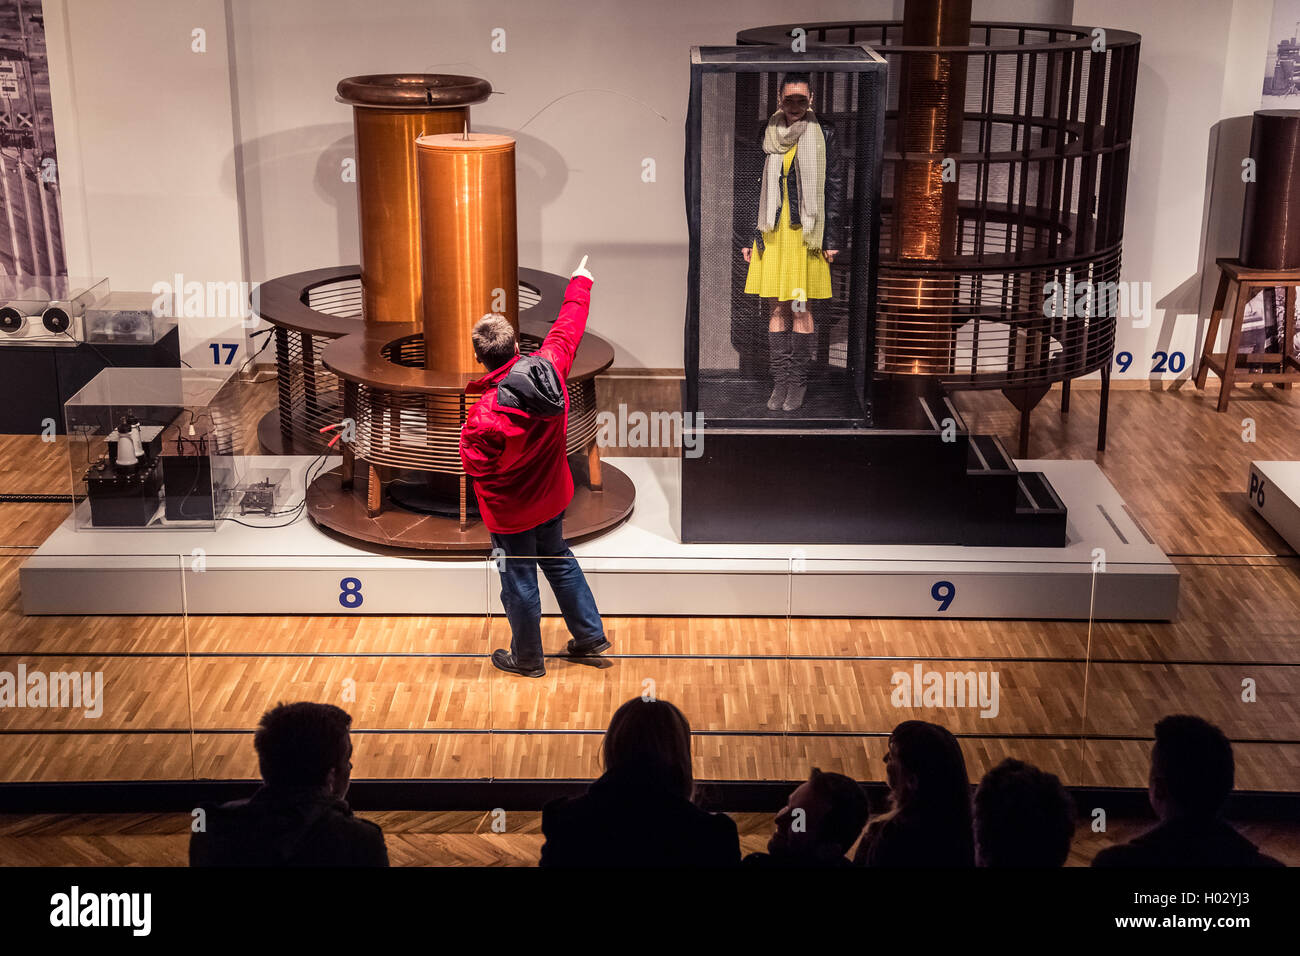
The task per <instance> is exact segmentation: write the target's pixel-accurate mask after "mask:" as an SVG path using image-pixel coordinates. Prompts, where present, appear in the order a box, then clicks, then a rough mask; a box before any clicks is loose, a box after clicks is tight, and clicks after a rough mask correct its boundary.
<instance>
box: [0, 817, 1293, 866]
mask: <svg viewBox="0 0 1300 956" xmlns="http://www.w3.org/2000/svg"><path fill="white" fill-rule="evenodd" d="M360 816H362V817H365V818H366V819H368V820H373V821H374V822H375V823H377V824H379V826H380V827H382V828H383V830H384V839H385V841H386V842H387V844H388V858H389V862H390V863H391V864H392V865H393V866H535V865H536V864H537V860H538V857H539V856H540V855H541V850H542V840H543V838H542V833H541V814H540V813H536V812H531V813H524V812H514V813H509V814H507V815H506V818H505V832H503V833H494V832H492V831H491V827H490V822H489V820H488V819H487V814H486V813H484V812H483V811H479V810H473V811H454V812H441V813H414V812H409V811H394V812H388V813H362V814H360ZM730 816H731V817H732V819H734V820H735V821H736V826H737V828H738V829H739V830H740V848H741V852H742V853H754V852H757V851H761V850H763V849H765V848H766V846H767V840H768V837H769V836H771V832H772V815H771V814H766V813H733V814H731V815H730ZM190 822H191V821H190V816H189V814H185V813H170V814H93V815H23V816H4V815H0V866H185V865H186V864H187V862H188V848H189V829H190ZM1149 825H1150V824H1149V823H1147V822H1144V821H1137V820H1112V821H1111V822H1110V823H1109V825H1108V828H1107V832H1106V833H1093V832H1092V830H1091V828H1090V826H1089V825H1087V824H1081V825H1080V826H1079V827H1078V829H1077V830H1076V831H1075V837H1074V843H1073V846H1072V847H1071V851H1070V859H1069V861H1068V863H1067V865H1068V866H1087V865H1088V863H1090V862H1091V861H1092V858H1093V857H1094V856H1096V855H1097V852H1098V851H1099V850H1102V849H1104V848H1105V847H1107V846H1110V845H1111V844H1113V843H1122V842H1124V841H1125V840H1128V839H1130V838H1131V837H1133V836H1135V835H1137V834H1138V833H1140V832H1141V831H1142V830H1144V829H1145V828H1146V827H1147V826H1149ZM1240 829H1241V831H1242V832H1243V833H1244V834H1245V835H1246V837H1247V838H1248V839H1250V840H1251V841H1253V842H1254V843H1255V844H1256V845H1258V846H1259V847H1260V848H1261V849H1263V850H1264V851H1265V852H1267V853H1269V854H1270V855H1272V856H1274V857H1276V858H1277V859H1280V860H1281V861H1282V862H1284V863H1286V864H1288V865H1290V866H1297V865H1300V827H1296V826H1286V825H1281V824H1259V823H1247V824H1242V825H1241V826H1240Z"/></svg>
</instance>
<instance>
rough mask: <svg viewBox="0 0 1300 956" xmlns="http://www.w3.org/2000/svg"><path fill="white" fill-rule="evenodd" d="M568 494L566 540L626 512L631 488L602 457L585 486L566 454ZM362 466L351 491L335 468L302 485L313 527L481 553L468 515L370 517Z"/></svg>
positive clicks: (402, 512)
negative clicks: (596, 483) (465, 520)
mask: <svg viewBox="0 0 1300 956" xmlns="http://www.w3.org/2000/svg"><path fill="white" fill-rule="evenodd" d="M569 460H570V463H571V465H572V466H573V467H574V470H575V472H579V471H580V472H581V473H580V474H575V475H574V485H575V490H574V495H573V501H572V502H570V504H569V507H568V509H567V510H566V511H565V512H564V536H565V538H566V539H568V540H569V541H577V540H581V539H583V538H588V537H592V536H593V535H597V534H601V533H603V532H605V531H608V530H610V529H611V528H614V527H616V526H618V525H619V524H622V523H623V522H624V521H626V520H627V518H628V516H629V515H631V514H632V505H633V503H634V502H635V500H636V488H635V486H633V484H632V479H631V478H629V477H628V476H627V475H625V474H624V473H623V472H622V471H620V470H619V469H617V468H615V467H614V466H612V465H610V464H609V463H608V462H603V463H602V466H601V481H602V490H600V491H593V490H592V489H590V488H588V487H587V475H586V474H585V467H584V465H583V459H582V458H580V457H579V456H571V457H570V459H569ZM368 493H369V484H368V469H365V468H358V469H357V473H356V477H355V479H354V480H353V484H352V488H351V490H347V489H344V488H343V482H342V472H341V471H339V470H338V469H335V470H334V471H330V472H327V473H325V474H323V475H320V476H319V477H317V478H316V480H315V481H313V482H312V483H311V485H310V486H309V487H308V489H307V513H308V514H309V515H310V516H311V519H312V521H314V522H316V524H317V525H318V526H319V527H322V528H325V529H327V530H329V531H332V532H335V533H337V534H339V535H342V536H343V537H345V538H349V539H352V540H360V541H365V542H368V543H370V544H372V545H380V546H386V547H389V548H392V549H394V551H439V552H446V553H459V554H464V555H473V554H487V553H489V552H490V551H491V550H492V542H491V538H490V537H489V536H488V530H487V528H486V527H485V526H484V524H483V522H482V521H481V520H478V519H474V520H473V521H472V522H471V523H470V524H469V525H468V526H467V527H466V528H465V530H463V531H462V530H461V525H460V521H459V519H458V518H452V517H442V516H439V515H430V514H418V513H416V512H413V511H408V510H406V509H403V508H387V509H385V510H383V511H381V512H380V513H379V514H377V515H375V516H374V517H371V516H370V515H369V513H368V509H367V499H368Z"/></svg>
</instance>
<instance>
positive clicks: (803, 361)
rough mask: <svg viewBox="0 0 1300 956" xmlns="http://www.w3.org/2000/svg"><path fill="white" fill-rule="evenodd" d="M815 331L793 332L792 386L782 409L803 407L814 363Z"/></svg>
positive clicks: (790, 409) (792, 409)
mask: <svg viewBox="0 0 1300 956" xmlns="http://www.w3.org/2000/svg"><path fill="white" fill-rule="evenodd" d="M816 337H817V336H816V333H814V332H807V333H804V332H791V333H790V338H791V339H792V341H791V343H790V365H789V368H790V388H789V390H788V391H787V392H786V395H785V401H784V402H783V403H782V404H781V409H782V411H787V412H793V411H798V410H799V409H800V408H802V407H803V397H804V392H806V391H807V389H808V367H809V366H810V365H812V359H813V340H814V339H815V338H816Z"/></svg>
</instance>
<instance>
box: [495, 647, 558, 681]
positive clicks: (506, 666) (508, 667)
mask: <svg viewBox="0 0 1300 956" xmlns="http://www.w3.org/2000/svg"><path fill="white" fill-rule="evenodd" d="M492 666H493V667H495V668H496V669H497V670H501V671H506V672H507V673H510V674H518V675H519V676H520V677H544V676H545V675H546V668H545V667H544V666H542V665H541V664H539V665H537V666H536V667H529V668H524V667H520V666H519V662H518V661H517V660H515V655H513V654H511V653H510V652H509V651H507V650H504V649H501V650H495V651H493V652H492Z"/></svg>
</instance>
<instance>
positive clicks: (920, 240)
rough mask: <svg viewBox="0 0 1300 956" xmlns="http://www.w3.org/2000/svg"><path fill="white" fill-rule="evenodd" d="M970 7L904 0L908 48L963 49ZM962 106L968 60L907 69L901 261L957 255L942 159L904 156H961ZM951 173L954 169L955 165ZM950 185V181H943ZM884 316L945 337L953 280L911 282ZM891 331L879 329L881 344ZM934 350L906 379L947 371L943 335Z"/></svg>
mask: <svg viewBox="0 0 1300 956" xmlns="http://www.w3.org/2000/svg"><path fill="white" fill-rule="evenodd" d="M970 8H971V4H970V0H907V3H906V5H905V6H904V8H903V43H904V44H906V45H908V46H933V47H943V46H965V45H966V44H967V43H968V42H969V40H970ZM965 103H966V57H964V56H953V55H951V54H943V53H935V54H933V55H927V56H915V57H912V58H911V59H909V60H908V61H907V64H906V68H905V69H904V70H903V75H902V77H901V78H900V85H899V92H898V127H897V140H898V146H899V151H900V152H901V153H902V155H903V160H902V162H901V163H900V164H899V168H898V173H897V175H898V182H897V189H896V201H897V202H898V204H899V205H898V208H899V214H898V215H895V216H894V218H893V225H894V229H895V237H894V248H895V249H896V250H898V256H899V258H900V259H904V260H916V261H920V262H936V261H939V260H942V259H946V258H949V257H951V256H952V255H953V253H954V252H955V251H956V249H957V190H958V183H957V177H956V175H952V176H945V175H944V162H943V160H942V159H909V158H907V157H908V154H909V153H928V154H931V155H932V156H933V155H934V154H936V153H946V152H949V151H951V152H956V153H959V152H961V148H962V120H963V118H964V115H965V110H964V106H965ZM954 168H955V164H954ZM945 180H947V181H945ZM882 291H883V292H884V296H883V297H882V302H883V305H884V307H885V308H884V309H882V315H883V316H889V315H890V314H891V313H892V314H893V315H895V316H897V317H899V319H900V320H901V324H902V326H903V327H908V326H916V325H921V326H926V327H930V328H937V329H942V328H943V327H944V325H945V324H947V323H946V317H947V316H948V315H949V314H950V313H951V311H952V307H953V304H954V303H955V302H956V299H957V294H956V293H957V289H956V286H955V284H954V283H953V282H952V280H951V279H949V278H946V277H939V278H934V279H931V278H928V277H927V278H920V277H917V278H912V279H908V280H906V281H904V282H901V283H898V284H897V286H896V287H894V288H886V289H884V290H882ZM894 331H895V330H894V329H891V328H890V324H889V320H888V319H885V320H884V321H882V322H881V328H880V333H881V337H882V338H883V339H885V340H888V339H889V337H890V336H891V334H892V333H893V332H894ZM935 338H936V342H935V344H936V345H937V346H938V347H937V348H934V349H932V350H931V351H930V352H928V353H926V354H921V355H914V356H913V360H912V365H911V367H910V368H908V371H912V372H917V373H928V374H934V373H942V372H946V371H947V370H948V368H949V365H948V364H947V363H948V359H949V354H948V353H949V351H950V349H949V348H948V345H949V344H950V343H949V342H945V339H946V338H947V337H946V336H944V335H943V334H942V332H940V335H939V336H936V337H935Z"/></svg>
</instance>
